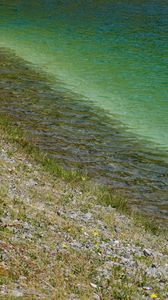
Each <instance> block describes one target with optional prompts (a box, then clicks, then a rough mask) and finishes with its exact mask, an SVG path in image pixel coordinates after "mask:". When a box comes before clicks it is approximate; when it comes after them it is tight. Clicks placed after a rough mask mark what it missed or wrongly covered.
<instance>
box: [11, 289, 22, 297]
mask: <svg viewBox="0 0 168 300" xmlns="http://www.w3.org/2000/svg"><path fill="white" fill-rule="evenodd" d="M12 296H14V297H23V292H22V290H19V289H14V290H13V291H12Z"/></svg>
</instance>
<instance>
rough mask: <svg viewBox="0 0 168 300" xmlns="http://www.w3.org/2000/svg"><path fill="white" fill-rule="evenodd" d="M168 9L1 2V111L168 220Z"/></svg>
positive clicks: (155, 4)
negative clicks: (11, 51)
mask: <svg viewBox="0 0 168 300" xmlns="http://www.w3.org/2000/svg"><path fill="white" fill-rule="evenodd" d="M167 12H168V8H167V5H166V1H141V3H140V2H138V1H135V0H134V1H79V2H78V1H56V0H38V1H31V0H30V1H26V0H22V1H19V0H13V1H8V0H5V1H3V0H1V1H0V14H1V15H0V21H1V27H0V37H1V38H0V47H4V48H1V50H0V68H1V73H0V78H1V95H0V103H1V106H0V113H5V114H6V113H8V114H10V115H12V116H13V117H14V119H15V120H17V122H20V123H21V124H22V126H23V127H24V128H25V130H26V131H27V132H28V134H29V138H30V139H31V140H33V143H35V144H36V145H38V146H39V147H40V148H41V149H43V150H45V151H47V152H48V153H49V154H50V155H52V156H54V157H55V158H56V159H57V160H59V161H60V162H62V163H63V164H64V166H65V167H75V168H76V167H78V168H80V169H82V170H87V171H88V172H89V174H91V176H92V177H93V178H95V179H96V180H98V181H100V182H103V183H108V184H111V185H113V186H114V187H115V188H117V190H121V191H123V192H124V193H126V194H128V195H129V199H130V203H131V204H132V205H134V206H136V207H137V206H138V207H139V208H140V209H141V210H144V211H145V212H148V213H151V214H153V215H156V216H159V217H160V216H161V217H162V219H166V220H168V164H167V162H168V151H167V150H168V97H167V96H168V90H167V63H168V59H167V31H168V24H167V23H168V20H167ZM7 49H13V50H14V52H15V53H16V54H17V57H15V56H14V55H13V53H10V52H9V51H8V50H7ZM19 57H20V58H23V59H24V60H22V59H19ZM26 62H30V63H31V65H30V66H29V65H28V64H27V63H26ZM35 70H37V71H38V73H37V72H35ZM42 72H44V73H45V74H46V76H44V77H45V78H43V76H42V75H40V73H41V74H42ZM41 76H42V77H41Z"/></svg>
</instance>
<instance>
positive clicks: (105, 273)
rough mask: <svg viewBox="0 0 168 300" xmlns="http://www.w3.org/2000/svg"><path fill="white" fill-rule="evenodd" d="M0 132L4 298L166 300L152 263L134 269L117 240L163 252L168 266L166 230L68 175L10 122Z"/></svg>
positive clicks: (141, 261) (144, 260)
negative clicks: (152, 295) (153, 298)
mask: <svg viewBox="0 0 168 300" xmlns="http://www.w3.org/2000/svg"><path fill="white" fill-rule="evenodd" d="M0 133H1V146H2V148H3V147H4V148H5V153H6V154H5V155H6V157H7V159H6V160H4V159H0V168H1V174H0V179H1V188H0V218H1V223H0V225H1V226H0V229H1V231H0V236H1V237H0V240H1V242H0V252H1V263H0V278H1V279H0V285H1V288H0V290H1V291H4V294H2V292H1V294H0V298H1V299H12V300H13V299H15V298H17V299H18V297H17V296H16V295H15V293H16V294H17V292H20V293H21V296H20V297H19V299H28V300H30V299H60V300H62V299H82V300H85V299H96V297H97V299H98V297H99V298H100V299H103V300H106V299H112V300H117V299H122V300H128V299H133V300H134V299H137V300H139V299H142V298H143V297H146V298H144V299H150V293H152V292H154V293H156V294H157V297H158V299H162V296H163V295H165V293H166V287H164V290H162V289H160V288H159V285H158V281H157V280H155V279H153V278H152V277H150V276H149V275H147V274H146V269H147V268H149V267H150V266H151V264H152V263H153V260H154V258H153V257H145V256H143V257H141V256H138V255H137V254H135V255H133V259H134V260H135V263H136V264H137V265H136V267H133V269H132V267H131V268H129V267H127V265H124V264H122V263H121V262H122V259H123V256H122V253H120V254H119V251H120V249H119V248H117V247H118V246H117V244H116V245H115V244H114V245H113V244H111V241H117V240H119V243H120V244H121V245H123V246H122V247H127V244H130V245H131V244H133V245H136V246H135V247H137V248H138V249H143V247H146V248H152V250H153V251H160V253H163V256H162V257H160V258H158V259H156V262H157V263H158V264H159V265H160V264H161V265H163V266H164V264H165V262H166V261H165V259H166V258H165V257H164V255H167V252H166V244H165V236H164V234H163V231H162V234H161V231H160V235H159V232H158V231H155V228H154V227H152V226H153V225H148V222H147V221H146V219H145V217H142V216H141V215H137V214H134V213H133V212H132V213H131V211H130V209H129V207H128V205H127V200H126V199H125V198H124V197H122V196H121V195H120V194H118V193H117V191H114V190H112V189H108V188H105V187H100V186H98V185H96V184H95V183H93V182H91V180H90V179H89V177H88V176H84V175H83V174H81V173H79V172H76V171H67V170H64V169H63V168H62V167H61V166H59V165H58V164H57V163H56V162H55V161H54V160H53V159H51V158H49V157H48V156H47V155H46V154H44V153H42V152H40V151H39V150H38V149H36V148H35V147H33V146H32V145H30V144H29V143H28V142H27V141H26V136H24V132H23V131H22V130H21V129H20V128H19V127H18V126H17V125H16V126H13V123H12V121H11V120H10V119H8V118H7V117H2V118H1V119H0ZM110 206H112V207H114V209H111V208H110ZM116 209H117V210H116ZM117 211H119V213H118V212H117ZM121 212H122V214H121ZM88 213H90V214H91V219H88V220H87V221H86V219H85V218H86V214H88ZM123 213H124V214H125V216H123ZM129 214H132V218H131V219H130V218H128V217H127V215H129ZM92 218H93V219H92ZM102 226H103V227H102ZM151 231H152V232H154V233H155V234H157V235H155V236H154V235H153V234H152V235H151V233H150V232H151ZM124 245H125V246H124ZM123 251H124V250H123ZM139 251H140V250H139ZM131 272H132V273H131ZM163 279H164V278H163ZM147 285H149V286H151V289H152V290H151V291H149V292H148V291H145V290H144V286H147ZM5 291H6V292H5ZM22 294H23V295H22ZM1 296H2V297H1Z"/></svg>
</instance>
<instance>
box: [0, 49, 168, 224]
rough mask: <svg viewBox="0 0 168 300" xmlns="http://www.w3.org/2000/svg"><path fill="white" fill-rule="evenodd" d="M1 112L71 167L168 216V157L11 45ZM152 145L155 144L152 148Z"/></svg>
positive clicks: (0, 57)
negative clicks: (20, 55)
mask: <svg viewBox="0 0 168 300" xmlns="http://www.w3.org/2000/svg"><path fill="white" fill-rule="evenodd" d="M0 70H1V72H0V79H1V81H0V82H1V94H0V103H1V106H0V114H2V115H3V114H7V115H10V116H12V118H13V120H14V122H17V123H19V124H20V125H21V126H22V127H23V129H24V130H25V131H26V132H27V137H28V139H29V140H30V141H31V142H32V143H33V144H35V145H37V146H38V147H40V148H41V149H42V150H44V151H47V152H48V153H49V154H50V155H52V156H53V157H55V158H56V160H57V161H59V162H60V163H61V164H63V165H64V167H66V168H70V167H72V168H79V169H80V170H82V171H84V172H85V171H87V172H88V173H89V174H90V176H91V177H92V178H93V179H94V180H96V181H98V182H101V183H105V184H110V185H112V186H113V187H114V188H115V189H117V190H118V191H121V193H124V194H126V195H128V198H129V201H130V205H132V206H134V207H137V208H139V209H140V210H143V211H145V212H146V213H148V214H151V215H154V216H157V217H159V218H160V217H161V218H162V220H165V221H166V220H168V197H167V195H168V164H167V162H166V161H168V156H167V153H166V152H165V151H161V150H159V151H156V150H154V149H152V144H151V145H150V144H149V143H148V144H146V140H143V139H140V138H138V139H137V136H136V135H135V134H131V133H128V131H127V130H126V128H125V126H123V124H121V123H120V122H118V121H116V120H115V119H111V117H107V114H106V111H104V110H102V109H96V108H95V107H92V105H91V103H89V102H87V103H85V102H84V101H81V96H80V95H77V94H74V93H72V92H70V91H68V90H66V89H64V88H63V85H62V83H61V82H60V80H57V81H56V80H55V79H54V82H55V88H54V89H53V79H52V78H51V79H50V80H49V79H48V78H46V76H45V75H43V74H41V73H37V72H35V70H33V68H32V66H31V65H30V64H28V63H26V62H25V61H23V60H21V59H19V58H17V57H15V56H14V55H13V54H12V53H11V52H8V51H7V50H6V49H1V51H0ZM149 146H150V147H149Z"/></svg>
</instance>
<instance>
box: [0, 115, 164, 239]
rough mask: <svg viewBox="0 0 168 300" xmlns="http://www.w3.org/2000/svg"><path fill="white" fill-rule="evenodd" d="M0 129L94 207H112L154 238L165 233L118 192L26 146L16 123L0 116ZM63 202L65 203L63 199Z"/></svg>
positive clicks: (159, 225)
mask: <svg viewBox="0 0 168 300" xmlns="http://www.w3.org/2000/svg"><path fill="white" fill-rule="evenodd" d="M0 129H1V130H2V132H3V134H4V136H5V137H6V138H7V139H8V141H9V142H12V143H17V144H19V146H20V147H21V148H22V149H23V150H24V151H26V153H27V154H28V155H29V158H31V159H32V161H35V162H36V163H38V164H40V165H41V166H42V167H43V169H44V171H47V172H49V173H50V174H52V175H53V176H56V177H59V178H61V179H63V180H65V181H67V182H71V184H72V185H77V186H80V189H81V190H82V192H85V193H86V192H88V193H90V194H96V202H97V203H99V204H101V205H105V206H112V207H114V208H116V209H117V210H118V211H120V212H121V213H124V214H126V215H131V217H132V219H133V220H134V222H135V224H136V225H137V226H143V227H144V228H145V230H147V231H150V232H152V233H154V234H159V233H160V232H163V231H166V233H167V228H164V226H162V225H161V222H160V220H156V219H155V218H152V217H151V218H150V219H149V218H148V217H147V216H146V215H143V214H142V213H141V212H137V211H136V212H135V211H133V210H132V209H131V207H130V206H129V201H128V199H127V198H126V196H125V195H122V194H121V192H118V191H117V190H115V189H114V188H111V187H106V186H105V187H104V186H100V185H97V184H96V183H93V182H92V181H91V179H90V177H89V175H88V174H83V173H81V172H80V171H79V170H65V169H64V168H63V167H62V166H60V165H59V164H58V163H57V162H56V160H55V159H54V158H52V157H49V156H48V155H47V153H44V152H42V151H41V150H40V149H38V148H37V147H35V146H33V145H32V144H31V143H30V142H28V140H27V138H26V134H25V132H24V131H23V130H22V128H21V127H19V125H18V124H17V123H14V122H13V120H12V119H11V118H9V117H7V116H1V118H0ZM8 155H9V156H11V155H12V152H11V151H9V153H8ZM64 201H66V199H65V200H64Z"/></svg>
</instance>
